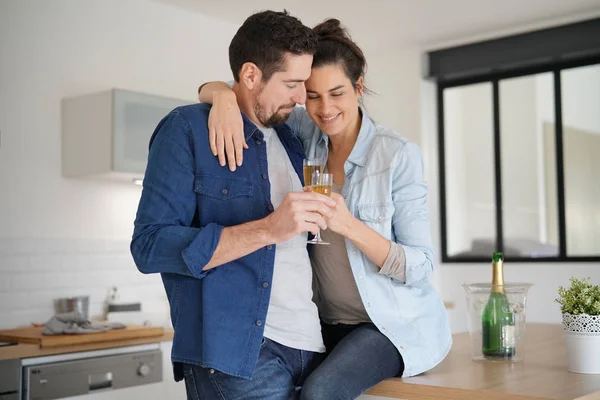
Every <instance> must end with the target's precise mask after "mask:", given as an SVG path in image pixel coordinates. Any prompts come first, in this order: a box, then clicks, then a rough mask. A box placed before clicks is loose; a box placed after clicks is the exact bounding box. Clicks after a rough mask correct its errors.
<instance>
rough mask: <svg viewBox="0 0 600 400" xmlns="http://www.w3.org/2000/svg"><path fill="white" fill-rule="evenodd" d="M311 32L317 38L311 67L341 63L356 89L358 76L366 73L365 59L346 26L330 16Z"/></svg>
mask: <svg viewBox="0 0 600 400" xmlns="http://www.w3.org/2000/svg"><path fill="white" fill-rule="evenodd" d="M313 32H314V33H316V34H317V36H318V39H319V43H318V45H317V52H316V53H315V55H314V56H313V63H312V66H313V68H318V67H322V66H325V65H341V66H342V67H343V68H344V72H345V73H346V76H347V77H348V79H350V82H352V86H354V89H356V88H357V87H356V86H357V83H358V78H360V77H361V76H363V77H364V75H365V73H366V70H367V60H366V59H365V55H364V54H363V52H362V50H361V49H360V47H358V45H357V44H356V43H354V41H352V39H351V38H350V35H349V34H348V31H346V28H344V27H343V26H342V24H341V23H340V21H339V20H337V19H335V18H330V19H327V20H325V21H323V22H321V23H320V24H319V25H317V26H315V27H314V28H313ZM365 91H366V88H365Z"/></svg>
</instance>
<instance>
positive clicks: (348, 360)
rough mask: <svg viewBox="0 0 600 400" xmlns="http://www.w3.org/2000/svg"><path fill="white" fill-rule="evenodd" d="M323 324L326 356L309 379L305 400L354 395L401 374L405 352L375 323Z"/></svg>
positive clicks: (341, 397)
mask: <svg viewBox="0 0 600 400" xmlns="http://www.w3.org/2000/svg"><path fill="white" fill-rule="evenodd" d="M321 326H322V331H323V341H324V342H325V347H326V348H327V357H326V358H325V360H324V361H323V362H322V363H321V365H319V367H318V368H317V369H316V370H315V371H314V372H313V373H312V374H311V375H310V376H309V377H308V379H306V382H305V383H304V386H303V387H302V395H301V399H302V400H320V399H324V400H325V399H326V400H336V399H340V400H341V399H355V398H357V397H358V396H360V395H361V394H362V393H364V392H366V391H367V389H369V388H370V387H372V386H375V385H376V384H377V383H379V382H381V381H383V380H384V379H387V378H391V377H395V376H402V373H403V372H404V361H403V360H402V356H401V355H400V353H399V352H398V350H397V349H396V347H395V346H394V345H393V344H392V342H391V341H390V340H389V339H388V338H387V337H385V335H383V334H382V333H381V332H379V330H378V329H377V327H376V326H375V325H373V324H371V323H368V324H358V325H344V324H337V325H328V324H324V323H322V324H321Z"/></svg>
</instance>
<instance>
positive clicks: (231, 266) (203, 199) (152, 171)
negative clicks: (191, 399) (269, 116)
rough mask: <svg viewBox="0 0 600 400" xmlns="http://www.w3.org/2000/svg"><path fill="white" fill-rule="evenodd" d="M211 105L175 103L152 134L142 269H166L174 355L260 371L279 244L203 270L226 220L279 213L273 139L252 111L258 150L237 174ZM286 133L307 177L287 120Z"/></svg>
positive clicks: (252, 141) (139, 224) (250, 139)
mask: <svg viewBox="0 0 600 400" xmlns="http://www.w3.org/2000/svg"><path fill="white" fill-rule="evenodd" d="M209 110H210V106H208V105H206V104H194V105H189V106H183V107H179V108H176V109H175V110H173V111H172V112H171V113H170V114H169V115H167V116H166V117H165V118H164V119H163V120H162V121H161V122H160V123H159V125H158V126H157V128H156V130H155V131H154V134H153V135H152V138H151V141H150V153H149V156H148V166H147V168H146V174H145V177H144V188H143V191H142V196H141V199H140V203H139V208H138V212H137V216H136V220H135V229H134V233H133V240H132V242H131V253H132V255H133V258H134V260H135V263H136V265H137V267H138V269H139V270H140V271H141V272H143V273H160V274H161V275H162V280H163V283H164V286H165V290H166V292H167V296H168V299H169V304H170V307H171V320H172V322H173V327H174V329H175V337H174V340H173V350H172V361H173V363H174V371H175V379H176V380H181V379H182V377H183V376H182V369H181V364H180V363H191V364H197V365H201V366H203V367H209V368H215V369H217V370H219V371H222V372H224V373H227V374H230V375H234V376H238V377H242V378H247V379H249V378H251V376H252V373H253V371H254V369H255V365H256V361H257V359H258V353H259V349H260V344H261V340H262V337H263V329H264V321H265V318H266V316H267V309H268V306H269V298H270V288H271V280H272V278H273V263H274V258H275V245H269V246H266V247H264V248H261V249H259V250H257V251H255V252H253V253H251V254H248V255H247V256H245V257H242V258H240V259H238V260H235V261H232V262H229V263H227V264H224V265H221V266H219V267H217V268H214V269H210V270H208V271H203V270H202V268H203V267H204V266H205V265H206V264H207V263H208V262H209V261H210V259H211V258H212V255H213V253H214V251H215V249H216V247H217V244H218V242H219V238H220V235H221V231H222V230H223V227H226V226H232V225H238V224H242V223H245V222H249V221H254V220H258V219H261V218H264V217H266V216H267V215H269V214H270V213H271V212H272V211H273V205H272V204H271V200H270V184H269V176H268V173H269V171H268V165H267V151H266V144H265V142H264V141H263V134H262V132H261V131H260V130H259V129H258V128H257V127H256V126H255V125H254V124H252V123H251V122H250V121H249V120H248V119H247V118H246V117H244V135H245V138H246V141H247V143H248V146H249V149H248V150H246V151H245V152H244V164H243V165H242V166H241V167H238V169H237V170H236V171H235V173H233V172H231V171H229V169H228V168H224V167H221V166H220V165H219V162H218V159H217V158H216V157H215V156H213V155H212V153H211V151H210V148H209V146H208V128H207V121H208V113H209ZM276 130H277V134H278V136H279V139H280V140H281V143H282V144H283V146H284V148H285V150H286V151H287V154H288V156H289V158H290V160H291V162H292V165H293V166H294V169H295V171H296V173H297V174H298V177H299V178H300V180H301V182H303V174H302V160H303V159H304V150H303V148H302V144H301V143H300V141H299V140H298V138H297V137H296V136H294V135H293V134H292V132H291V130H290V128H289V126H287V125H282V126H280V127H278V128H276Z"/></svg>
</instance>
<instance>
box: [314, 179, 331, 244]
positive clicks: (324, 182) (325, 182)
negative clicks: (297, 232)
mask: <svg viewBox="0 0 600 400" xmlns="http://www.w3.org/2000/svg"><path fill="white" fill-rule="evenodd" d="M332 184H333V174H326V173H322V172H320V171H315V172H313V174H312V176H311V180H310V187H311V189H312V191H313V192H315V193H320V194H322V195H325V196H328V197H329V196H331V186H332ZM308 243H310V244H329V243H328V242H325V241H324V240H323V239H321V230H320V229H319V228H317V234H316V236H315V237H314V238H313V239H312V240H309V241H308Z"/></svg>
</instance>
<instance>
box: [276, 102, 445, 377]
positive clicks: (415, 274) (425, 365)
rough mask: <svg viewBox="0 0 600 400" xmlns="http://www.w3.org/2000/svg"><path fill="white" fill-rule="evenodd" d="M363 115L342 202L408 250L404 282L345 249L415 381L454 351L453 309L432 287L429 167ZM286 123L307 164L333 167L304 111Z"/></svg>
mask: <svg viewBox="0 0 600 400" xmlns="http://www.w3.org/2000/svg"><path fill="white" fill-rule="evenodd" d="M362 115H363V118H362V125H361V128H360V131H359V134H358V139H357V141H356V144H355V145H354V148H353V149H352V152H351V153H350V156H349V157H348V160H347V161H346V163H345V164H344V173H345V181H344V187H343V189H342V196H343V197H344V199H345V201H346V205H347V206H348V209H349V210H350V212H351V213H352V214H353V215H354V216H355V217H356V218H358V219H359V220H360V221H362V222H363V223H364V224H366V225H367V226H369V227H371V228H372V229H374V230H375V231H376V232H378V233H379V234H380V235H382V236H383V237H385V238H386V239H389V240H392V241H394V242H396V243H399V244H400V245H402V246H403V248H404V252H405V254H406V279H405V281H404V282H403V281H399V280H397V279H394V278H390V277H389V276H386V275H383V274H381V273H379V268H378V267H377V265H375V263H374V262H373V261H371V260H370V259H369V258H368V257H367V256H366V255H365V254H363V253H362V252H361V251H360V250H359V249H358V248H357V247H356V246H354V245H353V244H352V242H351V241H350V240H348V239H346V249H347V252H348V259H349V260H350V265H351V267H352V273H353V274H354V278H355V280H356V284H357V286H358V291H359V293H360V296H361V299H362V301H363V303H364V306H365V309H366V310H367V313H368V314H369V317H370V318H371V320H372V321H373V323H374V324H375V325H376V326H377V328H378V329H379V330H380V331H381V332H382V333H383V334H384V335H386V336H387V337H388V338H389V339H390V340H391V341H392V343H393V344H394V345H395V346H396V348H397V349H398V351H399V352H400V354H401V355H402V358H403V360H404V364H405V369H404V374H403V376H414V375H418V374H421V373H423V372H425V371H427V370H429V369H431V368H433V367H434V366H436V365H437V364H438V363H440V362H441V361H442V360H443V359H444V358H445V357H446V355H447V354H448V352H449V351H450V347H451V345H452V335H451V331H450V326H449V323H448V315H447V313H446V308H445V306H444V303H443V301H442V299H441V298H440V296H439V295H438V293H437V292H436V291H435V290H434V289H433V287H432V285H431V284H430V282H429V279H430V277H431V274H432V272H433V246H432V242H431V235H430V228H429V218H428V211H427V184H426V183H425V181H424V180H423V160H422V156H421V151H420V149H419V147H418V146H417V145H416V144H414V143H411V142H409V141H408V140H407V139H405V138H403V137H402V136H400V135H399V134H397V133H396V132H394V131H393V130H391V129H388V128H385V127H382V126H380V125H375V124H374V122H373V121H372V120H371V119H370V118H369V116H368V115H367V114H366V113H365V112H364V110H363V111H362ZM287 123H288V125H289V126H290V127H291V128H292V130H293V131H294V133H295V134H297V135H298V137H299V138H300V140H301V141H302V143H303V145H304V149H305V152H306V156H307V157H309V158H312V157H320V158H322V159H323V160H326V159H327V156H328V137H327V135H325V134H324V133H323V132H321V130H320V129H319V128H318V127H317V125H316V124H315V123H314V122H313V121H312V120H311V119H310V117H309V116H308V114H307V113H306V110H305V109H304V108H302V107H296V108H295V109H294V111H293V112H292V115H291V116H290V118H289V119H288V121H287Z"/></svg>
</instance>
